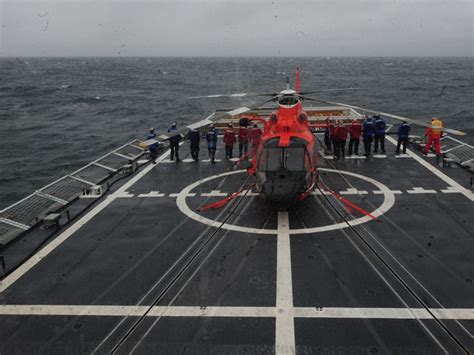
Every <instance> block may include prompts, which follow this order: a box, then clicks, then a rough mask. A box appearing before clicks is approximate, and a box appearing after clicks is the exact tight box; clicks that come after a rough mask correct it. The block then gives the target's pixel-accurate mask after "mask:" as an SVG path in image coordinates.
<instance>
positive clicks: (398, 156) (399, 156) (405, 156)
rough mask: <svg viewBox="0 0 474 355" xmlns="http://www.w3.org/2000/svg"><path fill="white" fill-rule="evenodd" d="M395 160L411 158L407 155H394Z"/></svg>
mask: <svg viewBox="0 0 474 355" xmlns="http://www.w3.org/2000/svg"><path fill="white" fill-rule="evenodd" d="M395 158H397V159H401V158H412V157H411V156H410V155H408V154H400V155H395Z"/></svg>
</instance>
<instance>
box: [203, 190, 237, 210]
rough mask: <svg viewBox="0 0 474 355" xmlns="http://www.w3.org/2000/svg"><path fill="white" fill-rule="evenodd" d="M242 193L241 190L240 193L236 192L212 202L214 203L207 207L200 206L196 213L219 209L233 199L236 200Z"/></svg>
mask: <svg viewBox="0 0 474 355" xmlns="http://www.w3.org/2000/svg"><path fill="white" fill-rule="evenodd" d="M243 191H245V190H241V191H237V192H234V193H233V194H232V195H230V196H229V197H226V198H224V199H222V200H220V201H217V202H214V203H211V204H209V205H205V206H202V207H199V208H198V209H197V211H198V212H204V211H207V210H210V209H213V208H221V207H223V206H225V205H226V204H227V203H228V202H229V201H230V200H233V199H234V198H236V197H237V196H239V195H240V194H241V193H242V192H243Z"/></svg>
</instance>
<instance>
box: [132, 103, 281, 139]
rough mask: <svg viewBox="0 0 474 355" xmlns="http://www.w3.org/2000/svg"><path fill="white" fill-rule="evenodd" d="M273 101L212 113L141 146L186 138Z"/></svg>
mask: <svg viewBox="0 0 474 355" xmlns="http://www.w3.org/2000/svg"><path fill="white" fill-rule="evenodd" d="M274 100H275V97H272V98H270V99H267V100H265V101H263V102H259V103H257V104H255V105H251V106H249V107H239V108H236V109H234V110H231V111H227V112H221V113H218V114H216V113H213V114H212V115H210V116H209V117H207V118H205V119H203V120H201V121H198V122H195V123H192V124H190V125H188V126H185V127H183V128H180V129H178V130H176V131H173V132H168V133H164V134H161V135H159V136H158V137H156V139H148V140H146V141H144V142H142V144H141V145H142V146H143V147H148V146H150V145H151V144H155V143H164V142H166V141H167V140H169V139H170V138H172V137H176V136H181V137H182V138H184V137H186V136H187V135H188V133H189V132H190V131H191V130H192V129H198V128H201V127H204V126H207V125H209V124H211V123H214V122H216V121H218V120H220V119H223V118H226V117H233V116H236V115H240V114H242V113H246V112H249V111H252V110H255V109H257V108H259V107H260V106H263V105H264V104H266V103H268V102H271V101H274Z"/></svg>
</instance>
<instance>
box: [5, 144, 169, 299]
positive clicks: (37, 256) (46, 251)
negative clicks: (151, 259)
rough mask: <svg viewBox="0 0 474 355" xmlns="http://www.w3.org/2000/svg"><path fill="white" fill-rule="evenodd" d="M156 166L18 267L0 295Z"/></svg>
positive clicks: (144, 171) (159, 159)
mask: <svg viewBox="0 0 474 355" xmlns="http://www.w3.org/2000/svg"><path fill="white" fill-rule="evenodd" d="M169 154H170V151H169V150H168V151H166V152H165V153H164V154H163V155H162V156H160V157H159V158H158V159H157V163H160V162H161V161H162V160H163V159H165V158H166V157H167V156H168V155H169ZM154 167H155V164H150V165H148V166H146V167H145V168H144V169H143V170H142V171H140V172H139V173H138V174H137V175H135V176H134V177H133V178H131V179H130V180H129V181H127V182H126V183H125V184H123V185H122V186H121V187H120V188H119V189H118V190H117V191H115V192H114V193H112V194H110V195H108V196H106V197H105V199H104V200H103V201H101V202H100V203H99V204H98V205H97V206H95V207H94V208H93V209H92V210H90V211H89V212H87V213H86V214H85V215H84V216H83V217H82V218H80V219H79V220H78V221H77V222H75V223H74V224H73V225H72V226H70V227H69V228H68V229H66V230H65V231H64V232H62V233H61V234H60V235H59V236H58V237H56V238H55V239H53V240H52V241H51V242H50V243H48V244H47V245H46V246H45V247H44V248H43V249H41V250H40V251H38V252H37V253H36V254H35V255H33V256H32V257H30V258H29V259H28V260H27V261H25V262H24V263H23V264H22V265H20V266H19V267H18V269H16V270H15V271H13V272H12V273H11V274H10V275H8V276H7V277H5V278H4V279H3V280H1V281H0V293H2V292H4V291H5V290H6V289H7V288H8V287H10V286H11V285H12V284H13V283H15V282H16V281H17V280H18V279H19V278H20V277H22V276H23V275H24V274H25V273H27V272H28V271H29V270H30V269H31V268H32V267H34V266H35V265H36V264H38V263H39V262H40V261H41V260H42V259H43V258H45V257H46V256H48V255H49V253H51V252H52V251H53V250H54V249H56V248H57V247H58V246H60V245H61V244H62V243H63V242H64V241H66V240H67V239H69V237H71V236H72V235H73V234H74V233H75V232H77V231H78V230H79V229H80V228H81V227H82V226H83V225H85V224H87V223H88V222H89V221H90V220H91V219H92V218H94V217H95V216H96V215H97V214H99V212H100V211H102V210H103V209H104V208H106V207H107V206H108V205H110V204H111V203H112V202H113V201H114V200H115V199H116V198H117V196H119V195H120V194H122V193H124V192H125V191H127V190H128V189H129V188H130V187H131V186H132V185H133V184H135V183H136V182H137V181H138V180H140V179H141V178H142V177H143V176H145V175H146V174H148V173H149V172H150V171H151V170H153V168H154Z"/></svg>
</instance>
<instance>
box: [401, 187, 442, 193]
mask: <svg viewBox="0 0 474 355" xmlns="http://www.w3.org/2000/svg"><path fill="white" fill-rule="evenodd" d="M407 192H408V193H409V194H436V193H437V191H436V190H425V189H424V188H422V187H414V188H413V190H407Z"/></svg>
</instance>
